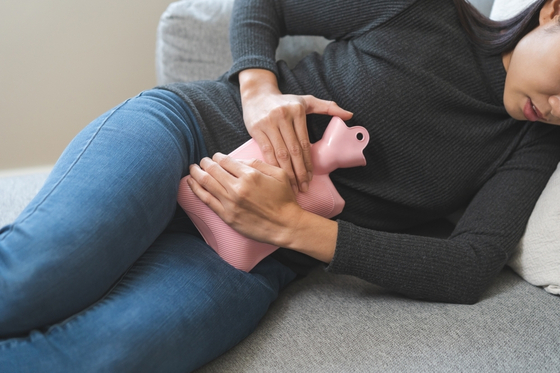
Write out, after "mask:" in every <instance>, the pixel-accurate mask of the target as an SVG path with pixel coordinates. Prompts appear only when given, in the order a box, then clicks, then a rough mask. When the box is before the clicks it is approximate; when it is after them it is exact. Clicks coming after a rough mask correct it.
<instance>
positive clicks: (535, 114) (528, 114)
mask: <svg viewBox="0 0 560 373" xmlns="http://www.w3.org/2000/svg"><path fill="white" fill-rule="evenodd" d="M523 115H525V118H527V120H529V121H531V122H536V121H538V120H539V119H542V114H541V113H540V112H539V109H537V108H536V107H535V105H533V102H532V101H531V99H530V98H529V99H527V103H526V104H525V107H524V108H523Z"/></svg>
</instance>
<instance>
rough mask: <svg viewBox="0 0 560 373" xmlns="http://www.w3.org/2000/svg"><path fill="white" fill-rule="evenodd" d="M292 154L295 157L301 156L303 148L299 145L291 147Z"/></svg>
mask: <svg viewBox="0 0 560 373" xmlns="http://www.w3.org/2000/svg"><path fill="white" fill-rule="evenodd" d="M290 154H291V155H293V156H299V155H300V154H301V148H300V146H299V145H298V144H294V145H292V146H290Z"/></svg>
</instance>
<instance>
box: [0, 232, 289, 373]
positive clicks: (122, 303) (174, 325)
mask: <svg viewBox="0 0 560 373" xmlns="http://www.w3.org/2000/svg"><path fill="white" fill-rule="evenodd" d="M294 277H295V274H294V273H293V272H292V271H291V270H290V269H288V268H287V267H285V266H283V265H282V264H280V263H279V262H277V261H276V260H274V259H272V258H266V259H264V260H263V261H262V262H261V263H259V264H258V265H257V266H256V267H255V268H254V269H253V271H252V272H251V273H245V272H242V271H239V270H237V269H235V268H233V267H232V266H230V265H229V264H227V263H226V262H225V261H223V260H222V259H221V258H219V257H218V255H217V254H216V253H215V252H214V251H213V250H212V249H211V248H210V247H209V246H208V245H206V244H205V243H204V241H202V239H200V238H199V237H197V236H195V235H193V234H189V233H186V232H181V231H173V230H172V229H169V230H167V231H165V232H164V233H163V234H162V235H161V236H160V237H159V238H158V239H157V240H156V242H155V243H154V244H153V245H152V246H151V247H150V248H149V249H148V250H147V251H146V252H145V253H144V254H143V255H142V256H141V257H140V259H139V260H138V261H137V262H136V263H135V264H134V265H133V266H132V267H131V269H130V270H129V271H128V272H127V273H126V275H125V276H124V277H123V278H122V279H121V280H120V281H119V282H118V284H117V285H116V286H115V287H114V288H113V289H112V290H111V291H110V292H109V293H108V294H107V295H106V296H105V297H103V298H102V299H101V300H100V301H98V302H97V303H95V304H94V305H92V306H91V307H89V308H87V309H86V310H84V311H82V312H80V313H78V314H77V315H75V316H72V317H71V318H69V319H67V320H65V321H64V322H62V323H60V324H57V325H53V326H52V327H50V328H49V329H47V330H44V331H33V332H31V334H30V335H29V336H28V337H25V338H14V339H10V340H7V341H4V342H0V367H2V372H4V373H11V372H18V373H22V372H33V373H40V372H49V373H51V372H52V373H55V372H119V373H121V372H183V373H184V372H188V371H191V370H193V369H195V368H197V367H199V366H201V365H203V364H205V363H206V362H208V361H210V360H212V359H214V358H216V357H217V356H219V355H221V354H222V353H224V352H225V351H227V350H228V349H230V348H231V347H233V346H234V345H235V344H236V343H238V342H239V341H240V340H241V339H243V338H244V337H246V336H247V335H248V334H249V333H250V332H251V331H252V330H253V329H254V328H255V327H256V325H257V323H258V321H259V320H260V319H261V317H262V316H263V315H264V313H265V312H266V311H267V309H268V307H269V305H270V303H271V302H272V301H273V300H274V299H275V298H276V297H277V295H278V292H279V290H281V289H282V288H283V287H284V286H285V285H286V284H287V283H289V282H290V281H291V280H292V279H293V278H294Z"/></svg>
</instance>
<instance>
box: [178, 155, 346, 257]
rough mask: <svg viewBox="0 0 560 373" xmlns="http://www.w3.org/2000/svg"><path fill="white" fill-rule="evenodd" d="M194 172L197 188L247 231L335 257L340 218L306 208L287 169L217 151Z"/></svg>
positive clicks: (269, 240) (229, 221)
mask: <svg viewBox="0 0 560 373" xmlns="http://www.w3.org/2000/svg"><path fill="white" fill-rule="evenodd" d="M190 175H191V177H190V178H188V182H189V186H190V187H191V189H192V191H193V192H194V193H195V194H196V195H197V196H198V198H200V199H201V200H202V202H204V203H205V204H206V205H207V206H208V207H210V209H212V210H213V211H214V212H215V213H216V214H217V215H218V216H219V217H220V218H221V219H222V220H223V221H224V222H225V223H226V224H228V225H229V226H230V227H232V228H233V229H234V230H235V231H237V232H238V233H240V234H241V235H243V236H245V237H248V238H251V239H253V240H256V241H259V242H265V243H268V244H271V245H275V246H279V247H285V248H289V249H292V250H296V251H300V252H302V253H304V254H307V255H310V256H312V257H314V258H316V259H319V260H322V261H324V262H330V260H331V259H332V257H333V255H334V250H335V247H336V238H337V234H338V225H337V222H335V221H332V220H329V219H326V218H323V217H321V216H319V215H316V214H313V213H311V212H309V211H306V210H304V209H302V208H301V207H300V206H299V205H298V203H297V201H296V196H295V194H294V192H293V190H292V188H291V185H290V180H289V178H288V175H287V174H286V172H285V171H284V170H283V169H281V168H279V167H276V166H272V165H269V164H266V163H265V162H262V161H260V160H247V161H239V160H235V159H233V158H231V157H229V156H226V155H224V154H221V153H216V154H215V155H214V156H213V157H212V159H210V158H204V159H203V160H202V161H201V162H200V166H197V165H191V167H190Z"/></svg>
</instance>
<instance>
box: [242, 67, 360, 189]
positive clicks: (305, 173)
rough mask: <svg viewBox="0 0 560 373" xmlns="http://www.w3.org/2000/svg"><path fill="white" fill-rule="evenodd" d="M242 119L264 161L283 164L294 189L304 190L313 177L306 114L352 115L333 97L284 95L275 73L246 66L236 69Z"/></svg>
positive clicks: (350, 116) (343, 117)
mask: <svg viewBox="0 0 560 373" xmlns="http://www.w3.org/2000/svg"><path fill="white" fill-rule="evenodd" d="M239 84H240V90H241V101H242V105H243V120H244V121H245V126H246V127H247V131H248V132H249V135H251V137H252V138H253V139H254V140H255V141H256V142H257V144H258V145H259V148H260V149H261V152H262V154H263V158H264V161H265V162H266V163H268V164H270V165H273V166H278V167H280V168H282V169H283V170H284V171H285V172H286V175H287V176H288V179H289V182H290V184H291V185H292V188H293V189H294V191H295V192H297V190H298V189H299V190H300V191H302V192H306V191H307V188H308V183H309V181H310V180H311V178H312V172H313V164H312V163H311V153H310V148H311V144H310V142H309V135H308V133H307V121H306V115H307V114H325V115H330V116H338V117H340V118H341V119H342V120H348V119H350V118H352V113H351V112H349V111H347V110H344V109H342V108H340V107H339V106H338V105H337V104H336V103H335V102H333V101H325V100H321V99H318V98H316V97H314V96H310V95H306V96H298V95H284V94H282V93H281V92H280V90H279V89H278V82H277V80H276V76H275V75H274V73H272V72H270V71H268V70H262V69H249V70H244V71H242V72H241V73H239Z"/></svg>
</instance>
